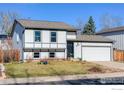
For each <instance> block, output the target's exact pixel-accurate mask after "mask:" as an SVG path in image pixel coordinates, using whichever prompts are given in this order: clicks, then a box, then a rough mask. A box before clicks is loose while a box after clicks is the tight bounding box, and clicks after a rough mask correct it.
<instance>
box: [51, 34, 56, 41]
mask: <svg viewBox="0 0 124 93" xmlns="http://www.w3.org/2000/svg"><path fill="white" fill-rule="evenodd" d="M51 42H56V32H51Z"/></svg>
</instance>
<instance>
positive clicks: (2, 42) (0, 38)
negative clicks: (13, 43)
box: [0, 34, 8, 49]
mask: <svg viewBox="0 0 124 93" xmlns="http://www.w3.org/2000/svg"><path fill="white" fill-rule="evenodd" d="M6 40H7V35H5V34H0V48H2V49H7V46H8V44H7V42H6Z"/></svg>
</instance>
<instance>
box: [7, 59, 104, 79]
mask: <svg viewBox="0 0 124 93" xmlns="http://www.w3.org/2000/svg"><path fill="white" fill-rule="evenodd" d="M94 67H95V68H97V69H100V72H101V71H102V72H104V68H103V67H102V66H99V65H96V64H92V63H88V62H71V61H58V62H57V61H49V63H48V64H47V65H44V64H37V62H31V63H13V64H12V63H9V64H5V68H6V74H7V77H12V78H15V77H39V76H54V75H74V74H88V73H91V72H92V71H91V70H89V69H92V68H94ZM92 73H96V71H95V72H92ZM98 73H99V70H98Z"/></svg>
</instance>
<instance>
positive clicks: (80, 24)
mask: <svg viewBox="0 0 124 93" xmlns="http://www.w3.org/2000/svg"><path fill="white" fill-rule="evenodd" d="M75 28H77V29H78V30H77V35H80V34H81V33H82V31H83V29H84V23H83V21H82V19H81V18H78V19H77V20H76V26H75Z"/></svg>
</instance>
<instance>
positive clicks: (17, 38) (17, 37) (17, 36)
mask: <svg viewBox="0 0 124 93" xmlns="http://www.w3.org/2000/svg"><path fill="white" fill-rule="evenodd" d="M16 40H17V43H19V34H17V35H16Z"/></svg>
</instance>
